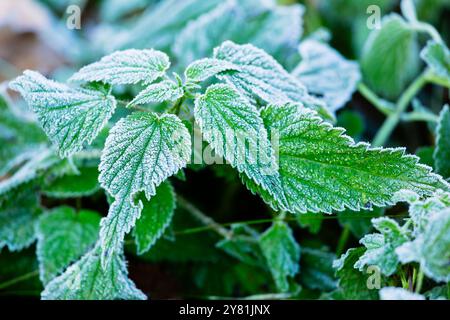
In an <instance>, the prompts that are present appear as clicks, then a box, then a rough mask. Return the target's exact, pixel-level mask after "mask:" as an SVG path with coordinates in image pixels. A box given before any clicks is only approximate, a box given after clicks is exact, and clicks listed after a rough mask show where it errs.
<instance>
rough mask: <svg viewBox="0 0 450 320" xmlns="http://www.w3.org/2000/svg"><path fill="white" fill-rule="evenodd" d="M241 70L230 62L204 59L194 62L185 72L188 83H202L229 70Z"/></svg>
mask: <svg viewBox="0 0 450 320" xmlns="http://www.w3.org/2000/svg"><path fill="white" fill-rule="evenodd" d="M238 69H239V68H238V67H237V66H236V65H234V64H233V63H230V62H228V61H223V60H218V59H212V58H204V59H200V60H197V61H194V62H192V63H191V64H190V65H189V66H188V67H187V68H186V70H185V72H184V76H185V77H186V80H187V81H190V82H201V81H205V80H206V79H208V78H210V77H212V76H215V75H217V74H219V73H221V72H224V71H227V70H238Z"/></svg>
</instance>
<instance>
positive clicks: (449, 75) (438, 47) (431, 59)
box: [420, 41, 450, 87]
mask: <svg viewBox="0 0 450 320" xmlns="http://www.w3.org/2000/svg"><path fill="white" fill-rule="evenodd" d="M420 56H421V57H422V59H423V60H424V61H425V62H426V64H427V65H428V67H429V68H430V69H431V71H432V73H433V76H434V77H437V78H438V79H439V80H440V81H439V82H442V83H443V84H444V85H446V86H447V87H450V50H449V49H448V48H447V46H446V45H445V44H443V43H437V42H434V41H428V43H427V45H426V47H425V48H423V49H422V51H421V52H420Z"/></svg>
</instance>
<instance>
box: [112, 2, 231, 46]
mask: <svg viewBox="0 0 450 320" xmlns="http://www.w3.org/2000/svg"><path fill="white" fill-rule="evenodd" d="M222 1H223V0H208V1H204V0H183V1H179V0H164V1H159V3H158V4H157V5H156V6H155V7H150V8H148V9H147V10H146V11H145V12H144V13H143V14H142V15H141V16H140V18H139V19H138V20H137V22H136V23H135V24H134V25H131V26H126V28H124V30H123V31H122V32H120V33H119V34H118V35H117V36H116V37H115V38H114V39H112V40H111V39H108V40H109V43H108V44H107V45H108V46H109V47H111V48H112V49H127V48H137V49H141V48H149V47H151V48H158V49H168V47H169V46H170V45H171V44H172V43H173V42H174V39H175V37H176V35H177V34H178V33H179V32H180V31H181V30H182V29H183V28H184V27H185V26H186V25H187V24H188V23H189V22H190V21H191V20H194V19H196V18H198V17H200V16H201V15H202V14H204V13H207V12H209V11H211V10H212V9H214V8H215V7H216V6H217V5H218V4H220V3H221V2H222Z"/></svg>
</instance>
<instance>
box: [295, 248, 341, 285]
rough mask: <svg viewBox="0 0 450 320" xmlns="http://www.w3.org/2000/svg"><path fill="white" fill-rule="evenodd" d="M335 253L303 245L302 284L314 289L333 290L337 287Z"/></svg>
mask: <svg viewBox="0 0 450 320" xmlns="http://www.w3.org/2000/svg"><path fill="white" fill-rule="evenodd" d="M335 258H336V257H335V255H334V254H332V253H331V252H329V251H328V250H326V248H322V249H314V248H305V247H302V257H301V263H300V266H301V272H300V280H301V284H302V285H304V286H306V287H308V288H309V289H312V290H322V291H331V290H333V289H336V286H337V280H336V278H335V276H334V273H335V272H334V269H333V261H334V259H335Z"/></svg>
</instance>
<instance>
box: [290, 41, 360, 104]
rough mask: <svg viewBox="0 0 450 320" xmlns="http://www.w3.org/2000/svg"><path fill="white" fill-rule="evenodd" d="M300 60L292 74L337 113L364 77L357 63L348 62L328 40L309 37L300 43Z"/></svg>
mask: <svg viewBox="0 0 450 320" xmlns="http://www.w3.org/2000/svg"><path fill="white" fill-rule="evenodd" d="M299 52H300V55H301V57H302V61H301V63H300V64H299V65H298V66H297V67H296V68H295V69H294V71H293V72H292V74H293V75H294V76H295V77H297V78H298V79H299V80H300V81H301V82H302V83H303V84H304V85H305V86H306V88H307V89H308V92H309V93H310V94H313V95H316V96H318V97H319V98H322V99H323V100H324V101H325V102H326V104H327V106H328V108H329V109H330V111H332V112H335V111H336V110H338V109H339V108H341V107H343V106H344V105H345V103H347V101H349V100H350V99H351V96H352V94H353V92H354V91H355V90H356V86H357V84H358V82H359V80H360V79H361V74H360V71H359V67H358V64H357V63H356V62H353V61H348V60H346V59H345V58H344V57H342V56H341V55H340V54H339V53H338V52H337V51H336V50H334V49H333V48H331V47H330V46H329V45H327V44H325V43H321V42H319V41H317V40H314V39H310V40H305V41H303V42H302V43H301V44H300V46H299Z"/></svg>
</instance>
